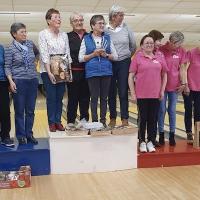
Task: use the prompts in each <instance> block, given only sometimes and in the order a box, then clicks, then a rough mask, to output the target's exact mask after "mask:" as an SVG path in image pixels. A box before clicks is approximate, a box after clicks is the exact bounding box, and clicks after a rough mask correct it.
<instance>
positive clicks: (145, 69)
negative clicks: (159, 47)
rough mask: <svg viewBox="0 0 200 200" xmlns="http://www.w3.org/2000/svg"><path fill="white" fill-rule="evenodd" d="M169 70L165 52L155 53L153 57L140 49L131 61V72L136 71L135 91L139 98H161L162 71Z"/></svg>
mask: <svg viewBox="0 0 200 200" xmlns="http://www.w3.org/2000/svg"><path fill="white" fill-rule="evenodd" d="M162 71H165V72H167V71H168V69H167V65H166V62H165V58H164V56H163V54H162V53H161V52H160V53H159V52H157V53H155V55H154V57H153V58H152V59H150V58H148V57H146V56H145V55H144V53H143V52H142V51H138V52H137V53H136V54H135V56H134V58H133V59H132V61H131V65H130V70H129V72H133V73H135V76H136V79H135V93H136V97H137V99H141V98H142V99H143V98H145V99H147V98H159V97H160V89H161V72H162Z"/></svg>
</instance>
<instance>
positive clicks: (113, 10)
mask: <svg viewBox="0 0 200 200" xmlns="http://www.w3.org/2000/svg"><path fill="white" fill-rule="evenodd" d="M124 12H125V8H123V7H121V6H119V5H113V6H112V7H111V8H110V10H109V13H108V16H109V21H111V20H112V17H113V16H114V15H117V14H118V13H124Z"/></svg>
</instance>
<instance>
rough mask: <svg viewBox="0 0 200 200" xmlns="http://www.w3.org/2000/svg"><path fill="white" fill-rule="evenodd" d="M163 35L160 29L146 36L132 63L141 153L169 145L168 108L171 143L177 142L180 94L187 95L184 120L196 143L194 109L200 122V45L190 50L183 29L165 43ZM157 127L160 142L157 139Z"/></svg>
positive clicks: (189, 141)
mask: <svg viewBox="0 0 200 200" xmlns="http://www.w3.org/2000/svg"><path fill="white" fill-rule="evenodd" d="M163 38H164V35H163V34H162V33H161V32H159V31H157V30H152V31H150V32H149V33H148V34H147V35H145V36H144V37H143V38H142V40H141V43H140V46H141V49H140V50H139V51H137V52H136V54H135V55H134V57H133V59H132V62H131V65H130V70H129V71H130V73H129V87H130V92H131V96H132V99H133V100H134V101H137V106H138V114H139V120H138V121H139V122H138V126H139V150H140V152H147V151H148V152H155V150H156V149H155V147H159V146H162V145H164V144H165V136H164V122H165V113H166V111H167V112H168V115H169V145H170V146H175V145H176V141H175V137H174V136H175V129H176V104H177V99H178V94H179V93H182V95H183V97H184V106H185V120H184V121H185V128H186V133H187V140H188V143H190V144H192V142H193V136H192V111H193V110H194V123H195V122H198V121H200V79H199V78H198V76H199V74H200V60H199V58H200V48H198V47H197V48H194V49H192V50H190V51H188V52H187V51H186V50H185V49H184V48H183V47H182V44H183V41H184V35H183V33H181V32H180V31H175V32H173V33H171V34H170V36H169V41H168V42H166V44H164V45H162V44H161V40H162V39H163ZM167 100H168V101H167ZM157 129H158V132H159V141H156V134H157ZM146 130H147V140H146V137H145V132H146Z"/></svg>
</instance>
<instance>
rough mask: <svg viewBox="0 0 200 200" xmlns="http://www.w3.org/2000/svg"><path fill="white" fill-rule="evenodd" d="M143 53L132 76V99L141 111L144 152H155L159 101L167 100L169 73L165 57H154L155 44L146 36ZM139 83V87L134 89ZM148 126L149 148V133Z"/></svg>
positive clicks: (138, 55)
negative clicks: (166, 91)
mask: <svg viewBox="0 0 200 200" xmlns="http://www.w3.org/2000/svg"><path fill="white" fill-rule="evenodd" d="M140 46H141V51H138V52H137V53H136V55H135V56H134V58H133V60H132V62H131V66H130V71H129V72H130V73H129V80H128V81H129V87H130V91H131V97H132V99H133V100H134V101H136V99H137V105H138V109H139V116H140V118H139V140H140V152H147V150H148V151H149V152H154V151H155V148H154V145H153V142H154V139H155V137H154V131H155V129H156V128H155V127H156V123H157V113H158V110H159V105H160V102H159V99H160V98H162V97H163V96H164V90H165V84H166V83H164V82H163V81H162V77H163V73H165V72H166V71H167V66H166V62H165V61H164V58H163V57H162V56H158V55H156V54H154V53H153V51H154V40H153V38H152V37H151V36H149V35H145V36H144V37H143V38H142V40H141V42H140ZM134 79H135V85H134ZM146 126H147V144H146V142H145V131H146Z"/></svg>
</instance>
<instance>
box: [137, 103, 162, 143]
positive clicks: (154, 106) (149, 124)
mask: <svg viewBox="0 0 200 200" xmlns="http://www.w3.org/2000/svg"><path fill="white" fill-rule="evenodd" d="M137 105H138V112H139V116H140V117H139V140H140V143H141V142H144V141H145V132H146V129H147V140H148V141H152V142H153V143H154V140H155V130H156V124H157V115H158V110H159V105H160V102H159V99H137Z"/></svg>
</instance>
